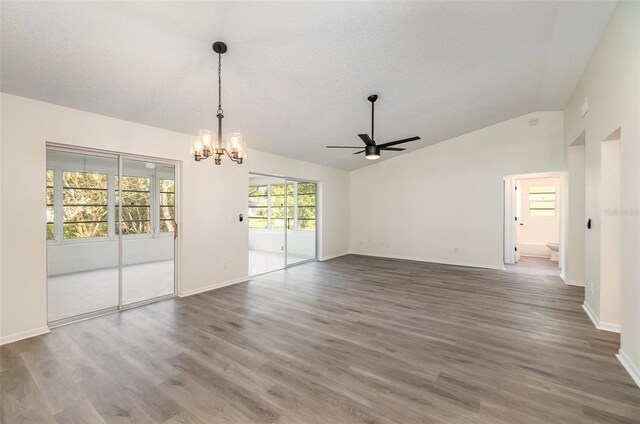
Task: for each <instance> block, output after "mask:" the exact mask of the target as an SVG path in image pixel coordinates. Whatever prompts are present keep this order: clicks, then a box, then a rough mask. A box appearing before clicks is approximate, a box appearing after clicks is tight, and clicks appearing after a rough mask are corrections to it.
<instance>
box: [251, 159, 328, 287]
mask: <svg viewBox="0 0 640 424" xmlns="http://www.w3.org/2000/svg"><path fill="white" fill-rule="evenodd" d="M251 175H257V176H259V177H271V178H281V179H283V180H284V184H285V199H286V194H287V191H286V187H287V185H288V184H289V181H291V182H296V183H300V182H302V183H314V184H315V185H316V206H315V215H316V228H315V230H314V256H313V258H310V259H306V260H304V261H300V262H296V263H295V264H289V263H288V261H287V256H288V254H289V250H288V246H287V231H289V230H288V229H287V225H286V222H287V220H286V217H287V212H288V211H287V208H288V205H287V202H286V201H285V202H284V216H285V226H284V267H282V268H279V269H275V270H273V271H267V272H263V273H260V274H254V275H251V277H256V276H258V275H263V274H268V273H270V272H274V271H280V270H283V269H287V268H290V267H292V266H296V265H301V264H305V263H308V262H314V261H317V260H318V234H319V229H320V224H319V222H320V219H319V215H318V205H319V202H320V196H318V194H319V187H320V183H321V182H320V181H318V180H313V179H309V178H297V177H287V176H283V175H275V174H267V173H263V172H254V171H249V177H250V176H251ZM248 223H249V214H247V224H248ZM250 230H251V229H250V228H248V231H250ZM248 231H247V238H248V237H249V232H248ZM247 250H249V249H248V243H247ZM247 253H248V252H247Z"/></svg>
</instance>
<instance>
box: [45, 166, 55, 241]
mask: <svg viewBox="0 0 640 424" xmlns="http://www.w3.org/2000/svg"><path fill="white" fill-rule="evenodd" d="M53 178H54V174H53V169H47V240H53V239H54V238H55V225H54V209H53V197H54V194H53Z"/></svg>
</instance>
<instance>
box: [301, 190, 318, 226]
mask: <svg viewBox="0 0 640 424" xmlns="http://www.w3.org/2000/svg"><path fill="white" fill-rule="evenodd" d="M315 229H316V184H315V183H298V230H309V231H314V230H315Z"/></svg>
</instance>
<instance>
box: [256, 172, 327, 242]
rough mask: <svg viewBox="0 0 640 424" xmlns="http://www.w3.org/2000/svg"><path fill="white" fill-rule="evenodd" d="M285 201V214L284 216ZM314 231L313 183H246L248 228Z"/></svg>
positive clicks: (314, 191)
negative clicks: (247, 184) (251, 184)
mask: <svg viewBox="0 0 640 424" xmlns="http://www.w3.org/2000/svg"><path fill="white" fill-rule="evenodd" d="M285 201H286V202H287V203H286V206H287V207H286V213H287V216H286V217H285V216H284V214H285ZM285 222H286V225H287V229H288V230H301V231H315V228H316V184H315V183H289V184H287V185H286V194H285V185H284V184H266V185H255V186H249V228H259V229H273V230H282V229H284V226H285Z"/></svg>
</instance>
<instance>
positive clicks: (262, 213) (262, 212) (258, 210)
mask: <svg viewBox="0 0 640 424" xmlns="http://www.w3.org/2000/svg"><path fill="white" fill-rule="evenodd" d="M267 215H268V209H267V208H266V207H250V208H249V217H250V218H253V217H262V218H266V217H267Z"/></svg>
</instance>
